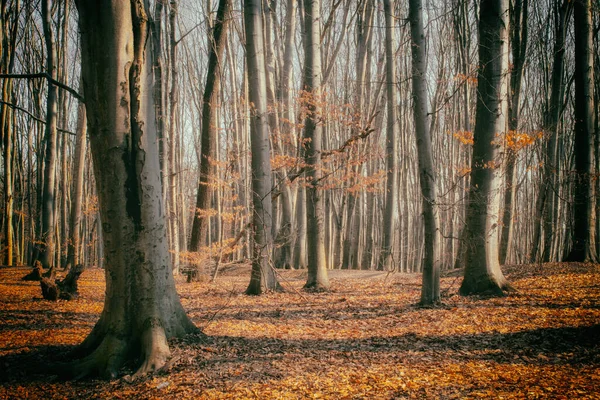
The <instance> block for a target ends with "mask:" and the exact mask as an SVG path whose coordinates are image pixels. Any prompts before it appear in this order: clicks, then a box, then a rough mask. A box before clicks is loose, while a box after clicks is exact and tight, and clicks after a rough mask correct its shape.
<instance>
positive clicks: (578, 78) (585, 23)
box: [566, 0, 597, 262]
mask: <svg viewBox="0 0 600 400" xmlns="http://www.w3.org/2000/svg"><path fill="white" fill-rule="evenodd" d="M573 17H574V21H575V146H574V152H575V171H576V172H577V173H576V177H575V184H574V187H575V188H574V189H575V190H574V204H573V211H574V213H573V214H574V216H573V219H574V224H573V229H572V231H571V239H572V242H573V244H572V247H571V252H570V253H569V255H568V256H567V257H566V260H568V261H580V262H596V260H597V255H596V244H595V243H594V241H593V238H594V236H593V233H594V232H595V230H596V226H595V223H596V222H595V220H594V219H593V214H594V213H593V206H594V204H593V203H594V202H593V201H592V199H593V193H592V185H591V181H592V175H591V173H592V136H593V134H594V123H593V121H594V92H593V83H594V60H593V58H592V52H593V43H592V3H591V0H576V1H574V4H573Z"/></svg>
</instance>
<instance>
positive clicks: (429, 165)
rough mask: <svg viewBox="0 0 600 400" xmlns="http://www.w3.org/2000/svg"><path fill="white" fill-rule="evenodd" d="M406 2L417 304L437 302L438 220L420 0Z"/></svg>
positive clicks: (438, 278) (438, 290) (438, 268)
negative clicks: (418, 223)
mask: <svg viewBox="0 0 600 400" xmlns="http://www.w3.org/2000/svg"><path fill="white" fill-rule="evenodd" d="M408 6H409V12H408V19H409V21H410V33H411V49H412V88H413V103H414V104H413V117H414V121H415V133H416V136H417V156H418V159H419V182H420V184H421V195H422V196H423V200H422V202H421V204H422V212H423V229H424V237H425V241H424V242H425V243H424V244H425V249H424V257H423V284H422V286H421V304H422V305H432V304H436V303H439V302H440V255H439V247H438V244H439V233H438V230H439V221H438V207H437V205H436V201H437V198H436V187H435V177H436V173H435V169H434V168H433V153H432V149H431V134H430V132H429V123H428V122H429V121H428V119H429V115H430V114H429V113H428V112H427V105H428V100H427V82H426V79H425V76H426V74H427V64H426V60H427V55H426V52H425V50H426V43H425V31H424V29H423V15H422V14H423V5H422V3H421V0H410V1H409V3H408ZM386 16H387V13H386ZM390 22H391V21H390Z"/></svg>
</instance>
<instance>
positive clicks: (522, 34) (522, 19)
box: [500, 0, 529, 264]
mask: <svg viewBox="0 0 600 400" xmlns="http://www.w3.org/2000/svg"><path fill="white" fill-rule="evenodd" d="M528 14H529V1H528V0H516V1H515V4H514V6H513V13H512V15H511V29H510V33H511V38H510V41H511V51H512V69H511V73H510V101H509V106H508V133H509V135H510V134H514V133H516V132H517V130H518V129H519V100H520V97H521V79H522V77H523V71H524V70H525V69H524V68H523V66H524V65H525V53H526V51H527V32H528V31H527V23H528V18H527V16H528ZM517 150H518V149H517V148H511V147H508V148H507V149H506V152H507V154H506V172H505V179H506V183H505V186H504V207H503V210H502V225H501V226H502V235H501V237H500V264H505V263H506V260H507V258H508V257H509V256H510V250H511V248H512V238H513V223H512V222H513V209H514V207H515V206H514V204H513V199H514V197H515V189H516V187H515V185H514V183H513V181H514V178H515V164H516V162H517Z"/></svg>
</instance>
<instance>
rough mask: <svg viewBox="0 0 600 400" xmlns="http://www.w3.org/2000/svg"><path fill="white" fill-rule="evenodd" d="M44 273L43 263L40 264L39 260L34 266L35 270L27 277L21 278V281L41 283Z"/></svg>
mask: <svg viewBox="0 0 600 400" xmlns="http://www.w3.org/2000/svg"><path fill="white" fill-rule="evenodd" d="M43 273H44V270H43V269H42V263H41V262H39V260H37V261H36V262H35V263H34V264H33V270H32V271H31V272H30V273H28V274H27V275H25V276H24V277H23V278H21V280H24V281H41V280H42V278H43V276H42V275H43Z"/></svg>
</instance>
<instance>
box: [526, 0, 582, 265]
mask: <svg viewBox="0 0 600 400" xmlns="http://www.w3.org/2000/svg"><path fill="white" fill-rule="evenodd" d="M557 1H558V0H557ZM572 9H573V3H572V2H571V1H569V0H563V3H562V5H561V6H560V7H559V6H558V5H557V4H555V5H554V14H555V23H556V27H555V33H554V34H555V43H554V57H553V62H552V78H551V85H552V86H551V89H550V104H549V105H548V115H547V116H546V118H545V124H544V125H545V126H544V131H545V134H546V136H548V142H547V143H546V145H545V147H544V150H545V152H544V153H545V154H544V166H543V169H542V173H541V174H540V177H541V181H540V193H539V195H538V200H537V204H536V208H535V212H536V214H535V217H534V220H533V222H534V231H533V242H532V246H531V251H530V253H529V262H535V261H536V259H538V257H539V258H540V259H546V260H550V259H552V255H551V253H552V251H551V249H550V248H551V243H552V241H551V238H552V237H553V236H555V230H554V229H552V225H553V224H552V222H551V221H552V211H553V210H552V208H553V207H552V203H553V201H552V200H553V197H554V193H553V192H552V191H551V188H552V186H553V182H554V181H555V178H556V174H557V171H558V168H556V161H557V158H556V151H557V142H558V124H559V119H560V114H561V112H562V111H561V110H562V103H563V98H564V85H563V74H564V60H565V38H566V34H567V21H568V20H569V15H570V13H571V11H572ZM543 225H545V229H544V243H541V237H542V226H543ZM540 244H542V254H539V250H538V249H539V246H540ZM546 257H547V258H546Z"/></svg>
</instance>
